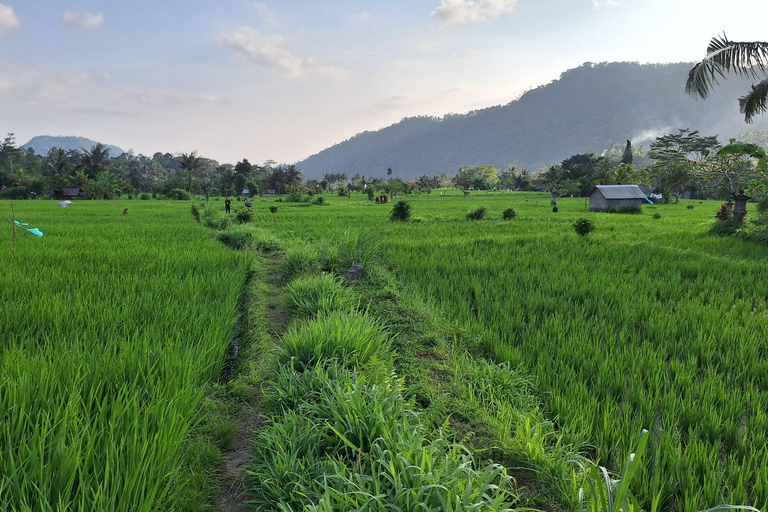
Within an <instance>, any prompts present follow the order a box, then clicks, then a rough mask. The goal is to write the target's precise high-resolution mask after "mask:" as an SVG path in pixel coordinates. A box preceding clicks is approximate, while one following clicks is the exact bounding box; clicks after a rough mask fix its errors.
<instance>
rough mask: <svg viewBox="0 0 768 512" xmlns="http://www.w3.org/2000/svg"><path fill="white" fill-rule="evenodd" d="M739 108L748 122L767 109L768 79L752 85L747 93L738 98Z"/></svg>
mask: <svg viewBox="0 0 768 512" xmlns="http://www.w3.org/2000/svg"><path fill="white" fill-rule="evenodd" d="M739 109H740V110H741V113H742V114H744V120H745V121H746V122H748V123H751V122H752V120H753V118H754V117H755V116H756V115H757V114H762V113H763V112H765V111H766V110H768V79H765V80H763V81H762V82H760V83H759V84H757V85H753V86H752V91H751V92H750V93H749V94H747V95H746V96H743V97H741V98H739Z"/></svg>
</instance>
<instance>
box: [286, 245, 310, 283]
mask: <svg viewBox="0 0 768 512" xmlns="http://www.w3.org/2000/svg"><path fill="white" fill-rule="evenodd" d="M317 256H318V254H317V250H316V249H315V248H314V247H313V246H311V245H298V246H295V247H292V248H290V249H288V250H287V251H286V253H285V256H283V260H282V262H281V264H280V268H281V270H282V273H283V279H285V280H286V281H290V280H291V279H293V278H294V277H296V276H298V275H301V274H315V273H317V271H318V270H319V263H318V261H317Z"/></svg>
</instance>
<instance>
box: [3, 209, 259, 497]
mask: <svg viewBox="0 0 768 512" xmlns="http://www.w3.org/2000/svg"><path fill="white" fill-rule="evenodd" d="M14 207H15V216H16V219H17V220H19V221H22V222H27V223H29V227H33V226H34V227H37V228H38V229H40V231H41V232H42V233H43V236H42V237H41V238H38V237H36V236H33V235H31V234H29V233H27V232H26V231H24V230H23V229H19V230H18V232H17V240H16V247H15V250H14V249H13V242H12V237H11V229H10V223H7V222H6V221H5V220H4V221H3V228H2V232H1V235H0V340H2V341H0V475H2V479H1V480H0V509H2V510H9V511H12V510H13V511H15V510H19V511H22V510H28V511H64V510H78V511H88V510H94V511H102V510H112V511H156V510H185V509H188V510H196V509H198V507H199V506H200V503H198V502H196V501H194V500H195V497H194V489H192V488H191V487H190V485H189V484H190V482H192V481H193V480H194V479H195V478H197V477H198V475H195V474H194V472H193V470H191V468H190V466H189V465H188V464H186V463H185V460H186V459H187V458H188V456H189V455H190V454H189V450H190V437H189V434H190V431H191V429H192V427H193V426H194V425H195V424H196V423H197V421H198V417H197V416H198V409H199V405H200V401H201V399H202V396H203V392H204V390H205V384H206V383H208V382H211V381H214V380H216V379H217V378H218V376H219V373H220V371H221V365H222V361H223V359H224V353H225V351H226V349H227V346H228V344H229V343H230V341H231V339H232V332H233V326H234V323H235V320H236V315H235V312H236V306H237V299H238V296H239V293H240V290H241V287H242V283H243V281H244V279H245V273H246V271H247V268H248V262H249V259H248V257H247V256H246V255H245V254H242V253H235V252H232V251H230V250H229V249H227V248H226V247H224V246H223V245H221V244H219V243H218V242H216V241H214V240H213V239H212V238H211V237H210V234H209V233H208V232H207V230H205V229H204V228H202V227H201V226H199V225H198V224H196V223H194V222H190V219H191V218H190V217H189V213H188V208H189V206H188V205H185V208H184V209H181V208H179V205H178V204H171V203H158V202H137V201H132V202H128V201H114V202H77V203H75V204H72V205H70V206H69V207H68V208H66V209H61V208H59V205H58V204H57V203H55V202H51V201H23V202H16V203H15V204H14ZM125 207H129V212H128V213H127V214H123V213H122V212H123V209H124V208H125ZM0 211H2V214H3V215H8V216H10V215H11V208H10V204H9V203H8V202H0Z"/></svg>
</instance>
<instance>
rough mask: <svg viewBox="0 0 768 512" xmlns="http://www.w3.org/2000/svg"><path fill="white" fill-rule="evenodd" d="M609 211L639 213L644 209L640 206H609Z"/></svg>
mask: <svg viewBox="0 0 768 512" xmlns="http://www.w3.org/2000/svg"><path fill="white" fill-rule="evenodd" d="M608 213H629V214H637V213H643V209H642V208H641V207H640V206H614V207H613V208H608Z"/></svg>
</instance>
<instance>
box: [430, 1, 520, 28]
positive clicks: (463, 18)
mask: <svg viewBox="0 0 768 512" xmlns="http://www.w3.org/2000/svg"><path fill="white" fill-rule="evenodd" d="M441 2H442V3H441V5H440V7H438V8H437V9H435V10H434V11H432V16H434V17H435V18H437V19H439V20H440V21H443V22H445V23H449V24H454V25H467V24H471V23H485V22H487V21H493V20H495V19H496V18H498V17H499V16H501V15H503V14H507V13H510V12H512V11H513V10H514V8H515V5H516V4H517V0H441Z"/></svg>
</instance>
